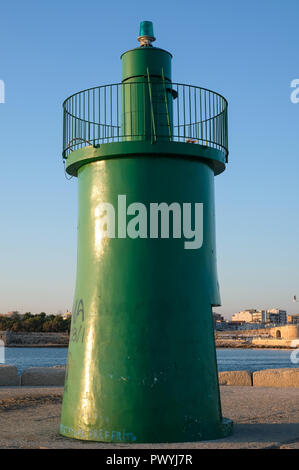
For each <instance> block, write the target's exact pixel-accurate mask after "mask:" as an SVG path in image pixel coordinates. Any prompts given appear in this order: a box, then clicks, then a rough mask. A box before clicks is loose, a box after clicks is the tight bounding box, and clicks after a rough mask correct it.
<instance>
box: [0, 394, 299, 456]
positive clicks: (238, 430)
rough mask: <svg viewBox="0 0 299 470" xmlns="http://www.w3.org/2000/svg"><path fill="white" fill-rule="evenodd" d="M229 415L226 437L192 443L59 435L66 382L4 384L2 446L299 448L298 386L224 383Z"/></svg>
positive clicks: (0, 422)
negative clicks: (230, 433)
mask: <svg viewBox="0 0 299 470" xmlns="http://www.w3.org/2000/svg"><path fill="white" fill-rule="evenodd" d="M220 391H221V400H222V409H223V415H224V416H225V417H227V418H231V419H233V421H234V434H233V436H230V437H228V438H225V439H219V440H215V441H201V442H190V443H188V442H187V443H186V442H185V443H171V444H168V443H161V444H107V443H99V442H89V441H79V440H76V439H67V438H65V437H63V436H60V435H59V432H58V429H59V422H60V412H61V399H62V392H63V389H62V387H21V388H20V387H11V388H9V387H1V389H0V448H2V449H3V448H10V449H11V448H27V449H30V448H34V449H36V448H46V449H48V448H49V449H50V448H52V449H59V448H81V449H124V448H126V449H265V448H266V449H267V448H268V449H271V448H281V449H298V446H299V390H298V388H275V387H273V388H272V387H257V388H255V387H249V386H248V387H246V386H240V387H238V386H234V387H228V386H221V387H220Z"/></svg>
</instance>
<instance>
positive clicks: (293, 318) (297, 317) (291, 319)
mask: <svg viewBox="0 0 299 470" xmlns="http://www.w3.org/2000/svg"><path fill="white" fill-rule="evenodd" d="M287 320H288V323H292V324H293V325H297V324H299V313H295V314H294V315H288V318H287Z"/></svg>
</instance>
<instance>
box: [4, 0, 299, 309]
mask: <svg viewBox="0 0 299 470" xmlns="http://www.w3.org/2000/svg"><path fill="white" fill-rule="evenodd" d="M298 15H299V3H298V1H297V0H286V1H284V2H282V1H281V0H263V1H262V2H261V1H257V0H252V1H251V2H243V1H242V2H240V1H237V0H227V1H226V2H223V1H221V0H210V1H209V2H208V1H206V2H202V1H193V0H192V1H187V2H180V3H178V2H176V3H174V2H173V1H171V2H170V1H169V0H166V1H165V0H164V1H163V2H161V1H157V0H152V1H151V2H144V3H141V2H140V1H137V0H136V1H135V0H134V1H127V2H119V1H114V2H100V1H93V0H86V1H85V2H82V1H80V2H79V1H77V0H72V1H69V0H60V1H57V0H52V1H51V2H42V1H36V0H35V1H30V0H29V1H26V2H23V1H14V0H12V1H10V2H5V4H2V6H1V28H0V41H1V52H0V61H1V67H0V79H1V80H4V82H5V85H6V102H5V104H0V138H1V162H2V168H1V173H0V182H1V184H0V198H1V222H2V223H1V231H0V243H1V251H0V253H1V271H0V312H5V311H8V310H20V311H31V312H34V313H35V312H40V311H46V312H47V313H52V312H54V313H56V312H57V311H59V310H61V311H64V310H66V309H68V308H71V306H72V298H73V292H74V286H75V274H76V249H77V248H76V226H77V184H76V179H72V180H71V181H67V180H66V179H65V177H64V171H63V165H62V161H61V141H62V102H63V100H64V99H65V98H66V97H67V96H69V95H70V94H72V93H73V92H76V91H79V90H81V89H85V88H89V87H92V86H97V85H103V84H106V83H115V82H118V81H120V77H121V76H120V72H121V62H120V55H121V53H122V52H124V51H126V50H128V49H131V48H133V47H136V46H137V45H138V43H137V41H136V37H137V35H138V32H139V22H140V21H141V20H151V21H153V22H154V30H155V35H156V37H157V41H156V43H155V45H157V46H158V47H162V48H164V49H167V50H169V51H170V52H171V53H172V54H173V56H174V57H173V79H174V81H176V82H180V83H191V84H193V85H198V86H203V87H207V88H210V89H212V90H215V91H218V92H220V93H221V94H223V95H224V96H225V97H226V98H227V100H228V102H229V144H230V156H229V165H228V167H227V170H226V171H225V172H224V173H223V174H222V175H220V176H218V177H217V178H216V181H215V183H216V220H217V252H218V272H219V282H220V287H221V297H222V307H221V308H218V309H217V311H219V312H221V313H223V314H224V315H225V316H227V317H229V316H230V315H231V314H232V313H234V312H236V311H238V310H240V309H243V308H246V307H257V308H273V307H276V306H277V307H280V308H285V309H287V310H288V311H289V312H294V313H295V312H296V313H297V312H298V311H299V304H295V303H293V302H292V296H293V295H294V294H297V295H298V297H299V250H298V240H299V197H298V176H299V139H298V134H299V103H298V104H293V103H292V102H291V100H290V93H291V91H292V89H291V88H290V83H291V81H292V80H293V79H295V78H299V63H298Z"/></svg>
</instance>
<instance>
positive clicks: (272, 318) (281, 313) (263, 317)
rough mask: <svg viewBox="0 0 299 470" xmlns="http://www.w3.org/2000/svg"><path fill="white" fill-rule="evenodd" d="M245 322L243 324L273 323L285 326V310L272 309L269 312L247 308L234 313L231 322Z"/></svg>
mask: <svg viewBox="0 0 299 470" xmlns="http://www.w3.org/2000/svg"><path fill="white" fill-rule="evenodd" d="M240 321H241V322H245V323H271V324H273V323H275V324H285V323H286V322H287V312H286V310H280V309H278V308H273V309H271V310H256V309H253V308H249V309H246V310H242V311H241V312H238V313H235V314H234V315H233V316H232V322H240Z"/></svg>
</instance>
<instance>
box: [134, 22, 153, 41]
mask: <svg viewBox="0 0 299 470" xmlns="http://www.w3.org/2000/svg"><path fill="white" fill-rule="evenodd" d="M137 39H138V41H139V42H140V46H141V47H146V46H147V47H148V46H151V45H152V42H154V41H155V40H156V38H155V36H154V26H153V23H152V21H141V22H140V28H139V36H138V38H137Z"/></svg>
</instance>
